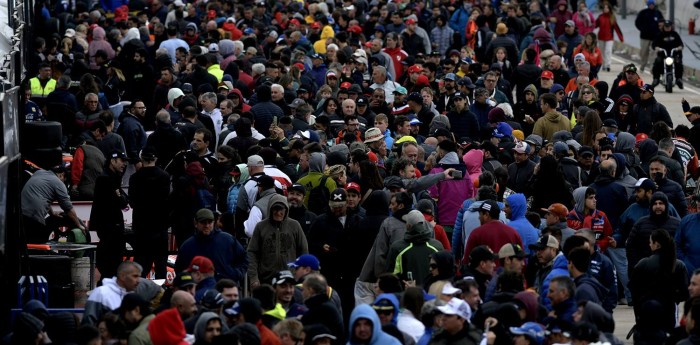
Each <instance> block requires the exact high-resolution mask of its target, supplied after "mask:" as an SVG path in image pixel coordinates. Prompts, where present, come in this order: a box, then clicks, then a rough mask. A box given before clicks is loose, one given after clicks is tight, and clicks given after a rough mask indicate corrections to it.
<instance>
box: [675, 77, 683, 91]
mask: <svg viewBox="0 0 700 345" xmlns="http://www.w3.org/2000/svg"><path fill="white" fill-rule="evenodd" d="M676 85H678V88H679V89H681V90H683V81H682V80H680V79H676Z"/></svg>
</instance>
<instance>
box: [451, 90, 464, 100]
mask: <svg viewBox="0 0 700 345" xmlns="http://www.w3.org/2000/svg"><path fill="white" fill-rule="evenodd" d="M457 98H459V99H466V98H467V97H466V95H465V94H464V93H462V92H459V91H458V92H455V93H453V94H452V99H457Z"/></svg>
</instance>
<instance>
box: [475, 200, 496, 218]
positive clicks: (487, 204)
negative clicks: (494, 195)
mask: <svg viewBox="0 0 700 345" xmlns="http://www.w3.org/2000/svg"><path fill="white" fill-rule="evenodd" d="M479 212H485V213H488V214H489V215H491V218H498V216H499V214H500V213H501V208H500V207H499V206H498V203H497V202H495V201H493V200H484V201H483V202H482V203H481V205H480V206H479Z"/></svg>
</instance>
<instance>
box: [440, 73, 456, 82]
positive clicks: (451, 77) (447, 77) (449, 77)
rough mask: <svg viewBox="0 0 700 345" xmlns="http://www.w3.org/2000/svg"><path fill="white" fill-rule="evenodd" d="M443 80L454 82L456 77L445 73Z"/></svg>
mask: <svg viewBox="0 0 700 345" xmlns="http://www.w3.org/2000/svg"><path fill="white" fill-rule="evenodd" d="M443 79H445V80H452V81H455V80H457V75H456V74H454V73H447V74H445V78H443Z"/></svg>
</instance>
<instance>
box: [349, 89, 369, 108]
mask: <svg viewBox="0 0 700 345" xmlns="http://www.w3.org/2000/svg"><path fill="white" fill-rule="evenodd" d="M350 91H352V89H350ZM368 103H369V102H368V101H367V97H365V96H360V97H357V100H356V101H355V105H357V106H358V107H359V106H366V105H367V104H368Z"/></svg>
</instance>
